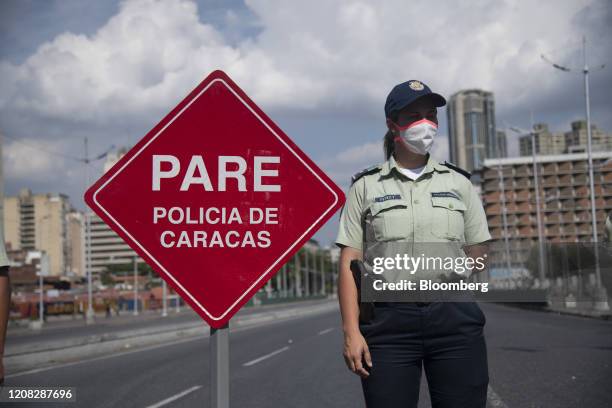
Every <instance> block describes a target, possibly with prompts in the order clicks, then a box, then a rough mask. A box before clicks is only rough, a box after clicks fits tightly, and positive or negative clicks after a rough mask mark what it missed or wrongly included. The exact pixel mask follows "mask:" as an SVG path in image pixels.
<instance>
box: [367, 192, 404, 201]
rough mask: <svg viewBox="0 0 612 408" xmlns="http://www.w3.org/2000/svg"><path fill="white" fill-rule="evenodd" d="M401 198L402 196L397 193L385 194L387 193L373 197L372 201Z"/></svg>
mask: <svg viewBox="0 0 612 408" xmlns="http://www.w3.org/2000/svg"><path fill="white" fill-rule="evenodd" d="M401 199H402V197H401V196H400V195H399V194H387V195H384V196H380V197H375V198H374V202H376V203H382V202H383V201H388V200H401Z"/></svg>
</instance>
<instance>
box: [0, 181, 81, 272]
mask: <svg viewBox="0 0 612 408" xmlns="http://www.w3.org/2000/svg"><path fill="white" fill-rule="evenodd" d="M73 213H74V210H73V209H72V207H71V206H70V203H69V202H68V197H67V196H66V195H64V194H51V193H46V194H32V192H31V191H30V190H28V189H23V190H21V191H20V192H19V194H18V195H17V196H7V197H5V198H4V214H3V221H4V238H5V241H6V242H7V243H10V245H11V247H12V248H13V249H16V250H18V249H23V250H27V251H34V250H40V251H45V252H46V253H47V254H48V255H49V264H50V265H49V267H50V274H51V275H53V276H60V275H61V276H70V275H72V274H75V275H78V274H82V273H83V265H82V263H80V262H82V257H79V256H78V251H80V250H81V249H80V248H81V247H82V244H81V243H80V240H82V234H79V233H78V231H77V230H78V227H74V225H75V223H76V224H78V223H79V220H78V217H77V216H71V215H70V214H73ZM73 249H74V251H76V252H77V254H73Z"/></svg>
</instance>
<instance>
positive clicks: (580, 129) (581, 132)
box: [565, 120, 612, 153]
mask: <svg viewBox="0 0 612 408" xmlns="http://www.w3.org/2000/svg"><path fill="white" fill-rule="evenodd" d="M591 142H592V149H593V151H611V150H612V133H606V132H604V131H603V130H601V129H598V128H597V126H595V125H594V124H592V123H591ZM565 144H566V145H567V153H579V152H586V149H587V124H586V120H577V121H575V122H572V130H570V131H569V132H565Z"/></svg>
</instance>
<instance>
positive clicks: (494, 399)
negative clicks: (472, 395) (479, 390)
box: [487, 386, 508, 408]
mask: <svg viewBox="0 0 612 408" xmlns="http://www.w3.org/2000/svg"><path fill="white" fill-rule="evenodd" d="M487 400H489V402H490V404H489V405H490V406H491V407H493V408H508V405H506V403H505V402H504V401H502V399H501V398H500V397H499V395H497V393H496V392H495V391H493V388H491V386H489V388H487Z"/></svg>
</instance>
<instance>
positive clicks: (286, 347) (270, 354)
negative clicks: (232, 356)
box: [242, 346, 289, 367]
mask: <svg viewBox="0 0 612 408" xmlns="http://www.w3.org/2000/svg"><path fill="white" fill-rule="evenodd" d="M287 350H289V346H285V347H282V348H279V349H278V350H274V351H273V352H271V353H268V354H266V355H265V356H261V357H259V358H256V359H255V360H251V361H248V362H246V363H244V364H243V365H242V366H243V367H249V366H252V365H253V364H257V363H259V362H260V361H263V360H265V359H267V358H270V357H272V356H275V355H277V354H278V353H282V352H283V351H287Z"/></svg>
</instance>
